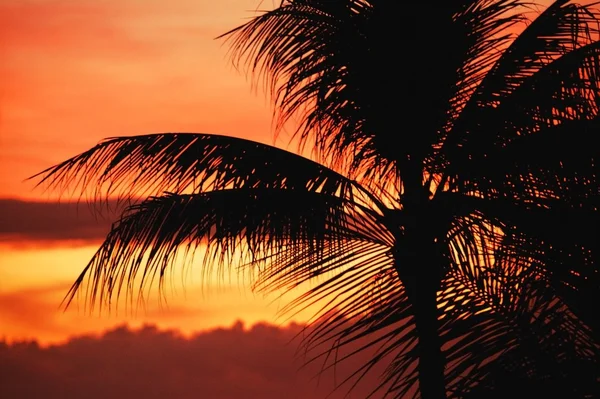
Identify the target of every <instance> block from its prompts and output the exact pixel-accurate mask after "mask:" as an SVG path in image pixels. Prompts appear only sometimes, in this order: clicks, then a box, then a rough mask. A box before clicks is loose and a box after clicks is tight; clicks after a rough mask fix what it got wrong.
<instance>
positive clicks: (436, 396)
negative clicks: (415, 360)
mask: <svg viewBox="0 0 600 399" xmlns="http://www.w3.org/2000/svg"><path fill="white" fill-rule="evenodd" d="M411 296H412V298H413V299H412V304H413V307H414V317H415V324H416V328H417V334H418V337H419V342H418V351H419V365H418V372H419V389H420V391H421V399H445V398H446V385H445V379H444V367H445V362H446V361H445V358H444V355H443V353H442V349H441V339H440V336H439V330H438V323H439V322H438V319H437V315H438V312H437V301H436V291H435V289H431V288H430V287H427V286H419V284H418V283H417V284H416V286H415V288H414V292H413V295H411Z"/></svg>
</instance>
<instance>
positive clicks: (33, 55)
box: [0, 0, 279, 342]
mask: <svg viewBox="0 0 600 399" xmlns="http://www.w3.org/2000/svg"><path fill="white" fill-rule="evenodd" d="M259 5H260V6H261V7H268V6H270V5H271V2H270V1H263V2H262V5H261V2H259V1H257V0H219V1H212V0H173V1H169V2H165V1H160V0H126V1H117V0H104V1H98V0H32V1H22V0H4V1H2V2H0V76H2V84H0V161H1V162H0V165H1V166H0V198H17V199H25V200H50V199H52V198H53V195H52V194H51V193H50V194H48V193H44V192H43V191H42V190H40V189H34V188H33V183H32V182H24V181H23V180H24V179H26V178H27V177H29V176H31V175H33V174H35V173H37V172H39V171H41V170H42V169H44V168H46V167H48V166H51V165H53V164H56V163H58V162H60V161H62V160H64V159H66V158H68V157H70V156H73V155H75V154H77V153H79V152H81V151H84V150H86V149H88V148H90V147H91V146H93V145H94V144H96V143H97V142H98V141H99V140H101V139H103V138H105V137H110V136H119V135H134V134H144V133H152V132H166V131H193V132H210V133H219V134H227V135H234V136H239V137H244V138H248V139H253V140H258V141H262V142H266V143H272V142H273V131H272V129H271V108H270V104H269V100H268V98H267V97H266V96H265V95H263V94H262V93H257V91H256V90H254V91H253V90H252V87H251V85H250V81H249V79H248V78H247V77H246V76H245V75H244V74H243V73H242V72H241V71H236V70H235V68H234V67H233V65H232V63H231V62H230V60H229V59H228V57H227V50H228V47H227V44H226V43H225V42H224V41H223V40H215V38H216V37H217V36H218V35H219V34H221V33H224V32H225V31H227V30H228V29H231V28H234V27H236V26H238V25H240V24H241V23H243V22H244V21H245V20H246V18H248V17H250V16H252V15H254V13H253V10H256V9H257V7H258V6H259ZM15 204H16V205H15V208H14V209H13V208H11V209H10V210H8V208H4V209H3V210H2V211H4V212H5V213H4V217H5V218H6V217H8V216H7V213H8V212H11V215H12V216H14V215H17V216H18V215H19V212H22V213H23V214H26V213H27V212H30V211H28V210H27V209H25V207H23V206H21V205H22V204H20V203H19V202H18V201H17V202H16V203H15ZM56 211H57V212H58V211H59V210H58V208H57V210H56ZM45 212H47V213H54V212H55V211H54V210H53V208H49V210H46V211H45ZM81 212H86V210H85V209H84V210H83V211H81ZM0 215H1V213H0ZM40 215H41V216H40V217H38V219H39V220H37V221H24V222H22V223H34V224H35V223H37V222H40V223H42V222H43V220H45V217H44V215H43V214H40ZM13 219H14V218H12V219H11V220H13ZM88 219H89V218H87V219H86V221H85V222H83V221H82V222H81V223H82V224H86V223H87V224H89V225H91V223H92V222H91V221H90V220H88ZM18 220H19V219H18ZM18 220H17V222H14V220H13V222H14V223H18ZM23 220H24V219H23ZM27 220H29V219H27ZM2 222H4V223H7V221H6V220H4V221H0V224H1V223H2ZM36 226H37V224H36ZM36 226H33V225H29V226H25V227H28V228H29V229H27V228H26V229H25V230H28V231H29V233H31V231H33V230H34V229H36V228H37V227H36ZM62 228H63V229H68V228H70V227H69V226H63V227H62ZM90 228H93V226H92V227H90ZM59 229H60V227H59V226H57V227H56V230H57V233H58V230H59ZM29 233H25V234H24V236H23V237H21V238H19V240H15V239H10V240H7V239H6V238H4V239H3V240H2V241H0V337H5V338H7V339H9V340H10V339H21V338H34V339H38V340H41V341H42V342H50V341H56V340H64V339H66V337H68V336H70V335H73V334H78V333H84V332H94V331H101V330H103V329H105V328H108V327H111V326H114V325H115V324H119V323H121V322H124V321H128V322H130V323H132V324H134V325H139V324H141V323H145V322H152V323H157V324H158V325H159V326H164V327H171V328H179V329H181V330H182V331H184V332H186V331H188V332H191V331H193V330H199V329H203V328H208V327H213V326H218V325H230V324H231V323H233V322H234V321H235V320H236V319H238V318H241V319H244V320H245V321H246V322H254V321H258V320H268V321H275V320H279V319H276V318H275V314H276V311H277V306H278V302H277V301H276V302H275V303H273V304H271V302H272V301H273V300H274V298H272V297H269V298H264V297H263V296H260V295H253V294H251V293H250V291H249V290H248V289H247V288H243V287H242V286H238V285H237V284H221V285H219V287H216V286H215V287H213V288H215V289H209V290H208V292H204V293H203V292H202V291H201V289H200V286H199V284H198V283H192V284H186V286H185V295H183V289H180V290H179V292H178V293H176V294H175V295H172V296H170V297H168V299H169V304H168V307H167V306H159V304H158V303H157V301H154V302H152V303H153V304H150V305H148V308H147V309H145V310H143V311H139V312H137V314H135V315H134V314H132V312H129V313H124V312H121V313H120V314H118V315H114V314H111V315H103V316H101V317H99V316H98V315H95V316H90V315H89V314H86V313H84V312H83V311H81V310H78V309H77V308H76V307H73V308H71V309H69V310H67V311H66V312H62V310H61V309H59V304H60V301H61V300H62V298H63V296H64V295H65V294H66V292H67V289H68V288H69V286H70V284H71V283H72V282H73V281H74V279H75V278H76V277H77V275H78V274H79V272H80V271H81V269H82V268H83V267H84V266H85V264H86V263H87V261H88V260H89V259H90V257H91V256H92V255H93V253H94V251H95V249H96V248H97V246H98V245H99V239H98V238H97V237H96V239H95V240H91V242H90V241H88V242H86V243H73V242H70V241H67V240H64V237H62V236H61V237H56V239H53V240H52V239H50V240H46V241H44V242H39V240H37V239H35V240H34V239H33V238H32V237H28V236H27V234H29ZM58 235H59V236H60V234H58ZM209 285H211V282H209ZM212 285H214V284H212ZM204 294H206V295H204Z"/></svg>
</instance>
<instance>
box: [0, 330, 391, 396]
mask: <svg viewBox="0 0 600 399" xmlns="http://www.w3.org/2000/svg"><path fill="white" fill-rule="evenodd" d="M301 331H302V326H299V325H295V324H292V325H290V326H288V327H276V326H273V325H269V324H257V325H254V326H253V327H251V328H248V329H246V328H244V326H243V324H242V323H241V322H238V323H236V324H235V325H233V326H232V327H230V328H221V329H215V330H211V331H205V332H201V333H198V334H197V335H194V336H192V337H190V338H186V337H183V336H181V335H180V334H178V333H176V332H174V331H161V330H159V329H157V328H156V327H154V326H145V327H143V328H141V329H138V330H133V329H130V328H129V327H127V326H122V327H119V328H116V329H113V330H109V331H107V332H105V333H104V334H103V335H101V336H97V337H93V336H81V337H74V338H72V339H70V340H69V341H68V342H65V343H64V344H61V345H53V346H49V347H47V348H44V347H40V346H39V345H38V344H37V343H35V342H20V343H11V344H9V343H6V342H1V341H0V397H2V398H32V399H33V398H45V399H53V398H56V399H58V398H61V399H62V398H87V399H101V398H102V399H105V398H128V399H131V398H141V397H144V398H215V399H216V398H244V399H252V398H256V399H258V398H261V399H271V398H273V399H274V398H317V399H318V398H325V397H327V395H329V394H331V393H332V391H333V390H334V388H335V386H336V385H338V384H339V383H340V382H341V381H342V380H343V379H344V378H345V377H347V376H349V375H350V374H351V373H352V372H353V371H355V370H356V369H358V368H359V367H360V366H361V365H362V364H364V362H365V361H366V359H368V358H369V357H370V356H371V355H372V353H367V352H365V353H362V354H359V355H357V356H353V357H351V358H349V359H348V360H347V361H344V362H342V363H341V364H340V365H338V366H337V367H336V369H335V373H334V372H333V370H327V371H324V372H323V373H321V374H320V378H314V377H315V376H318V375H319V372H320V371H321V370H322V365H323V361H318V362H315V363H312V364H309V365H307V366H306V367H304V368H301V366H302V365H303V364H304V363H305V361H306V360H307V357H305V356H304V352H300V353H299V352H298V349H299V339H297V338H296V339H294V337H296V336H297V334H298V333H299V332H301ZM315 353H316V352H315ZM381 366H382V367H380V368H378V369H376V370H374V371H372V372H370V373H368V374H367V375H366V377H364V378H363V379H362V380H361V381H360V383H359V385H358V386H357V387H356V388H354V389H353V390H352V391H351V392H350V395H349V396H348V397H350V398H365V397H367V396H368V394H369V393H370V392H371V391H372V389H373V388H374V387H376V386H377V385H378V384H379V377H380V373H381V372H382V371H383V366H384V365H383V364H382V365H381ZM350 385H351V384H350ZM350 385H343V386H342V387H340V388H339V389H338V390H337V391H335V392H334V394H333V395H332V396H330V397H331V398H342V397H345V395H346V394H347V393H348V389H349V388H350ZM374 397H375V398H378V397H382V395H375V396H374Z"/></svg>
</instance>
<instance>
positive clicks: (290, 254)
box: [69, 188, 389, 306]
mask: <svg viewBox="0 0 600 399" xmlns="http://www.w3.org/2000/svg"><path fill="white" fill-rule="evenodd" d="M291 204H294V206H290V205H291ZM376 227H378V228H376ZM381 227H382V225H381V223H380V222H379V221H378V215H377V214H376V213H375V212H373V211H371V210H369V209H367V208H364V207H363V206H361V205H358V204H355V203H352V202H350V201H348V200H344V199H340V198H338V197H335V196H332V195H328V194H323V193H316V192H311V191H308V190H304V191H302V190H289V189H287V190H286V189H280V188H240V189H227V190H217V191H210V192H206V193H198V194H190V195H184V194H166V195H164V196H162V197H151V198H150V199H148V200H146V201H144V202H142V203H141V204H139V205H132V206H130V207H129V208H128V209H127V210H126V211H125V213H124V214H123V216H122V218H121V219H120V220H119V221H118V222H117V223H116V224H115V225H114V226H113V228H112V230H111V232H110V233H109V235H108V237H107V239H106V241H105V242H104V244H103V245H102V246H101V248H100V249H99V250H98V252H97V253H96V254H95V255H94V257H93V259H92V260H91V261H90V263H89V264H88V266H87V267H86V268H85V269H84V271H83V272H82V274H81V276H80V277H79V278H78V279H77V281H76V283H75V285H74V286H73V288H72V290H71V292H70V294H69V295H70V296H69V300H70V299H72V297H73V295H74V294H75V292H76V291H77V290H79V289H80V286H81V285H82V284H83V283H84V280H86V281H87V286H86V295H87V299H88V300H89V302H90V303H91V304H92V306H93V304H94V303H95V302H96V300H97V299H98V300H99V301H100V302H107V301H108V302H110V301H111V299H112V297H113V294H116V296H117V297H118V296H119V294H120V292H121V289H122V288H126V289H127V291H128V293H132V292H133V291H134V290H136V289H138V290H139V291H140V292H143V291H144V287H145V286H146V285H147V284H151V283H152V280H154V279H155V278H156V279H157V280H158V281H159V282H160V283H162V282H163V281H164V279H165V278H166V277H167V276H168V275H167V274H166V273H167V270H168V268H169V267H170V266H172V265H173V263H174V262H175V260H176V256H177V253H178V252H179V251H180V250H182V249H185V251H184V252H186V253H187V252H190V251H192V252H193V251H194V250H195V248H197V247H198V246H199V245H200V244H204V245H206V251H205V257H204V264H203V265H204V267H203V269H202V272H203V273H208V272H209V271H210V268H211V267H221V268H226V267H227V266H228V265H231V264H238V265H241V264H244V263H249V264H251V265H252V266H254V267H255V270H254V271H253V272H254V273H255V274H256V275H257V276H258V277H257V278H259V279H260V278H263V279H264V278H270V279H275V280H276V281H282V283H281V284H282V285H284V284H286V281H287V279H289V278H290V277H289V276H290V274H292V275H293V276H292V277H293V278H294V279H293V281H294V282H295V283H298V284H299V283H301V282H302V281H303V280H307V279H309V278H312V277H316V276H319V275H320V274H323V273H326V272H328V271H336V270H335V269H336V268H338V267H340V265H344V264H345V262H342V261H341V260H340V258H341V256H342V254H343V253H344V251H346V250H348V249H354V250H355V251H357V252H359V253H360V251H358V250H359V249H363V250H364V248H362V247H361V245H362V246H364V245H367V244H370V245H379V246H385V245H386V238H385V230H382V229H381ZM387 240H388V241H389V239H387ZM353 242H357V243H358V244H355V245H359V246H358V247H356V248H353V247H352V243H353ZM387 245H389V244H387ZM299 254H303V255H304V256H299ZM331 262H333V264H331ZM263 275H266V276H268V277H262V276H263ZM134 284H139V286H135V285H134ZM115 290H116V291H115Z"/></svg>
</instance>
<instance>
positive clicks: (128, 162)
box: [32, 133, 381, 206]
mask: <svg viewBox="0 0 600 399" xmlns="http://www.w3.org/2000/svg"><path fill="white" fill-rule="evenodd" d="M32 178H33V179H38V185H45V186H46V188H47V189H49V190H54V191H59V192H62V193H64V192H79V193H80V195H81V196H84V195H88V196H91V197H92V198H94V199H98V198H108V197H111V196H116V197H118V198H120V199H121V200H131V199H137V198H144V197H147V196H152V195H160V194H162V193H163V192H167V191H168V192H173V193H184V192H187V193H190V192H191V193H195V192H206V191H210V190H221V189H225V188H234V189H235V188H242V187H250V188H252V187H256V188H259V187H263V188H286V189H306V190H310V191H315V192H322V193H325V194H331V195H337V196H340V197H341V198H348V199H353V198H356V199H357V200H361V198H362V201H367V202H370V203H373V201H376V202H377V205H378V206H381V203H380V202H379V201H378V200H377V199H376V198H375V197H374V196H372V195H371V194H369V193H368V192H366V191H365V190H363V189H361V188H360V186H359V185H357V184H356V183H354V182H353V181H351V180H349V179H347V178H345V177H344V176H342V175H340V174H339V173H336V172H334V171H332V170H331V169H328V168H326V167H324V166H322V165H319V164H318V163H315V162H313V161H311V160H309V159H307V158H304V157H301V156H298V155H296V154H293V153H290V152H287V151H285V150H281V149H279V148H276V147H272V146H268V145H265V144H261V143H257V142H254V141H250V140H244V139H239V138H234V137H228V136H220V135H211V134H200V133H162V134H149V135H141V136H132V137H117V138H111V139H107V140H104V141H102V142H101V143H99V144H97V145H96V146H95V147H93V148H91V149H90V150H88V151H85V152H83V153H82V154H79V155H77V156H75V157H73V158H70V159H68V160H66V161H64V162H61V163H60V164H58V165H56V166H53V167H51V168H48V169H46V170H44V171H42V172H40V173H38V174H37V175H35V176H33V177H32ZM365 196H366V197H365ZM377 205H376V206H377Z"/></svg>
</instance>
